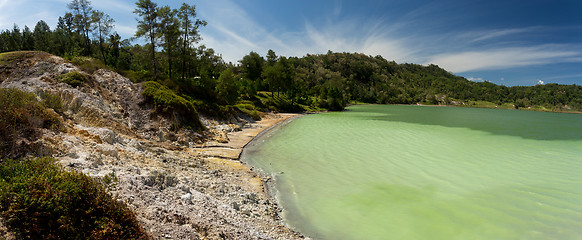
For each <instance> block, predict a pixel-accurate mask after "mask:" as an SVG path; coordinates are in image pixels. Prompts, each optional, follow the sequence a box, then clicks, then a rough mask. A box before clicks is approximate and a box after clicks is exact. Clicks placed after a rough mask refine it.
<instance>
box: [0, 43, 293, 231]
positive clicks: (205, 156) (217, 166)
mask: <svg viewBox="0 0 582 240" xmlns="http://www.w3.org/2000/svg"><path fill="white" fill-rule="evenodd" d="M0 88H16V89H20V90H22V91H25V92H30V93H34V94H35V95H36V96H38V97H39V98H40V97H41V96H42V95H43V94H47V93H49V94H52V95H55V96H59V97H60V99H61V101H62V109H60V110H58V111H55V112H56V113H57V114H58V116H59V121H60V122H61V124H62V126H63V127H62V128H61V129H59V130H55V129H47V128H39V129H37V130H36V131H37V132H38V134H35V135H34V136H32V135H31V136H27V135H25V134H22V135H20V136H18V138H17V139H15V140H14V141H16V142H18V144H19V146H22V148H21V149H23V151H9V152H7V153H5V154H4V155H5V156H3V157H7V156H10V157H22V156H53V157H55V158H57V159H58V160H59V162H60V163H61V164H62V165H63V166H64V167H65V168H66V169H67V170H70V171H79V172H83V173H86V174H88V175H90V176H105V175H111V174H113V175H114V176H116V178H117V179H118V180H119V182H118V183H117V184H116V187H115V188H114V193H116V194H118V198H119V199H120V200H122V201H124V202H126V203H128V204H129V206H130V207H131V208H132V209H133V210H134V211H135V212H136V213H137V215H138V219H139V220H140V221H141V222H142V224H143V226H144V227H145V229H147V230H148V231H149V232H150V233H151V234H152V235H153V236H155V237H165V238H172V239H219V238H228V239H273V238H274V239H298V238H301V237H300V235H298V234H297V233H295V232H293V231H291V230H289V229H287V228H285V227H283V223H282V220H281V218H280V217H279V215H278V214H279V212H280V210H279V209H278V207H277V206H276V205H275V204H274V203H273V201H272V200H271V199H270V197H269V196H268V194H267V193H266V192H265V191H264V187H263V182H262V179H261V178H259V177H258V176H257V175H256V174H255V173H254V172H252V171H251V169H249V168H248V167H246V166H245V165H244V164H242V163H240V162H239V161H238V160H237V157H238V154H237V152H238V153H240V150H241V149H240V148H241V147H242V146H235V147H233V146H232V145H230V146H229V145H228V144H221V143H220V142H227V141H228V137H229V136H230V137H233V136H235V135H233V134H231V133H229V132H232V131H235V130H240V129H241V127H242V129H243V132H244V131H246V130H248V129H251V130H252V129H257V128H261V127H264V126H263V125H260V123H253V122H252V121H251V120H250V119H249V121H246V120H243V119H239V121H236V119H232V120H231V121H230V122H219V121H215V120H212V119H208V118H204V117H201V119H202V122H203V123H204V124H205V125H206V127H207V128H209V130H208V131H205V132H203V133H200V132H197V131H195V130H188V129H184V128H182V129H179V130H176V129H173V128H172V127H171V126H172V125H173V124H175V119H172V118H171V115H172V114H169V115H168V114H160V113H159V111H158V110H157V109H156V106H155V104H154V103H152V102H151V101H148V99H146V98H144V96H143V94H142V92H143V86H142V85H141V84H134V83H132V82H131V81H130V80H128V79H127V78H125V77H123V76H121V75H119V74H117V73H115V72H112V71H109V70H105V69H99V70H95V71H94V72H85V71H83V70H81V69H79V68H78V67H76V66H75V65H73V64H71V63H69V62H68V61H66V60H64V59H62V58H59V57H56V56H52V55H49V54H46V53H42V52H15V53H4V54H2V55H0ZM266 119H269V117H267V118H266ZM233 123H234V124H233ZM236 124H238V125H236ZM253 131H254V130H253Z"/></svg>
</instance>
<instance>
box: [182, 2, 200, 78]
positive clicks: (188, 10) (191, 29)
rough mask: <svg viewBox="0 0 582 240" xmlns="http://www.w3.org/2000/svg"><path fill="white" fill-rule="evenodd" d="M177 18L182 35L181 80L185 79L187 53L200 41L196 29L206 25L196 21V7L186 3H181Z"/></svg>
mask: <svg viewBox="0 0 582 240" xmlns="http://www.w3.org/2000/svg"><path fill="white" fill-rule="evenodd" d="M178 18H179V19H180V31H181V34H182V36H181V38H182V46H181V47H182V52H181V58H182V67H181V72H182V78H186V73H187V72H188V70H187V62H188V57H189V51H190V50H191V49H192V44H194V43H197V42H198V41H200V39H201V38H200V34H199V32H198V28H199V27H201V26H206V24H207V23H206V21H204V20H200V19H196V7H195V6H194V5H188V4H186V3H183V4H182V6H181V7H180V9H179V10H178Z"/></svg>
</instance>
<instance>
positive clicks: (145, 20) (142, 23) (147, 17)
mask: <svg viewBox="0 0 582 240" xmlns="http://www.w3.org/2000/svg"><path fill="white" fill-rule="evenodd" d="M135 5H136V7H137V8H136V9H135V10H134V11H133V12H134V13H135V14H137V15H138V16H139V17H140V18H141V19H138V25H137V32H136V33H135V36H136V37H143V38H146V39H147V40H149V42H150V48H151V49H150V54H151V56H150V57H151V60H152V67H153V70H154V75H153V77H154V79H156V78H157V76H158V67H157V61H156V45H157V43H158V36H159V25H160V24H159V18H158V5H157V4H156V3H154V2H152V1H151V0H139V1H138V2H136V3H135Z"/></svg>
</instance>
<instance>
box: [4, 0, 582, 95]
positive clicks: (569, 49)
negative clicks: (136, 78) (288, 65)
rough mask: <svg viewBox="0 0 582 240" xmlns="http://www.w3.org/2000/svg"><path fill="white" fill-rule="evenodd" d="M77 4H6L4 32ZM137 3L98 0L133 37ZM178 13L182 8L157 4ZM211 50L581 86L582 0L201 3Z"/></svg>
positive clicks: (230, 57)
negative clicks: (375, 62) (329, 57)
mask: <svg viewBox="0 0 582 240" xmlns="http://www.w3.org/2000/svg"><path fill="white" fill-rule="evenodd" d="M68 2H70V0H43V1H33V0H0V29H10V28H12V26H13V24H14V23H16V24H18V25H19V26H20V27H21V28H24V25H28V26H29V27H30V28H34V25H35V24H36V22H37V21H38V20H40V19H43V20H45V21H46V22H47V23H48V24H49V25H50V26H51V27H54V26H55V25H56V22H57V19H58V16H62V15H64V13H65V12H66V11H67V9H66V4H67V3H68ZM134 2H135V1H126V0H118V1H114V0H99V1H97V0H93V1H92V4H93V7H94V8H95V9H99V10H101V11H104V12H105V13H108V14H109V15H110V16H111V17H113V18H114V19H115V20H116V30H117V31H118V32H119V33H120V34H121V35H122V36H123V37H125V38H128V37H131V36H132V35H133V33H134V32H135V26H136V20H135V18H136V16H135V15H134V14H133V13H132V11H133V9H134ZM155 2H157V3H158V4H159V5H170V6H172V7H178V6H179V5H180V4H181V3H182V1H170V0H164V1H162V0H159V1H155ZM186 2H187V3H189V4H195V5H196V6H197V11H198V13H199V17H200V18H202V19H204V20H206V21H208V26H207V27H205V28H204V29H202V31H201V34H202V37H203V42H202V43H203V44H205V45H207V46H208V47H212V48H214V49H215V50H216V51H217V52H218V53H220V54H222V56H223V58H224V59H225V60H226V61H227V62H229V61H230V62H237V61H238V60H240V59H241V58H242V57H243V56H244V55H246V54H248V53H249V52H250V51H255V52H258V53H259V54H261V55H263V56H264V55H265V54H266V52H267V50H268V49H273V50H275V52H277V54H278V55H284V56H299V57H301V56H304V55H306V54H307V53H311V54H316V53H325V52H327V51H328V50H332V51H334V52H362V53H365V54H368V55H373V56H375V55H382V56H383V57H384V58H386V59H388V60H395V61H396V62H398V63H405V62H409V63H417V64H437V65H439V66H441V67H443V68H444V69H446V70H448V71H450V72H453V73H455V74H457V75H460V76H463V77H466V78H468V79H470V80H473V81H483V80H487V81H491V82H494V83H497V84H503V85H507V86H513V85H535V84H538V83H541V82H544V83H560V84H578V85H582V1H580V0H544V1H542V0H529V1H524V0H519V1H517V0H438V1H429V0H389V1H380V0H357V1H356V0H354V1H347V0H345V1H341V0H321V1H314V0H309V1H307V0H295V1H272V0H236V1H235V0H200V1H186Z"/></svg>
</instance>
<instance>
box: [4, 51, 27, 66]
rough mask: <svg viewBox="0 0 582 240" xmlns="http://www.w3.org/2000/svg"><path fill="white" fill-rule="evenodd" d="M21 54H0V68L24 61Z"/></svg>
mask: <svg viewBox="0 0 582 240" xmlns="http://www.w3.org/2000/svg"><path fill="white" fill-rule="evenodd" d="M24 57H25V56H24V54H22V52H5V53H0V66H6V65H10V64H12V63H14V62H16V61H21V60H22V59H24Z"/></svg>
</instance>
